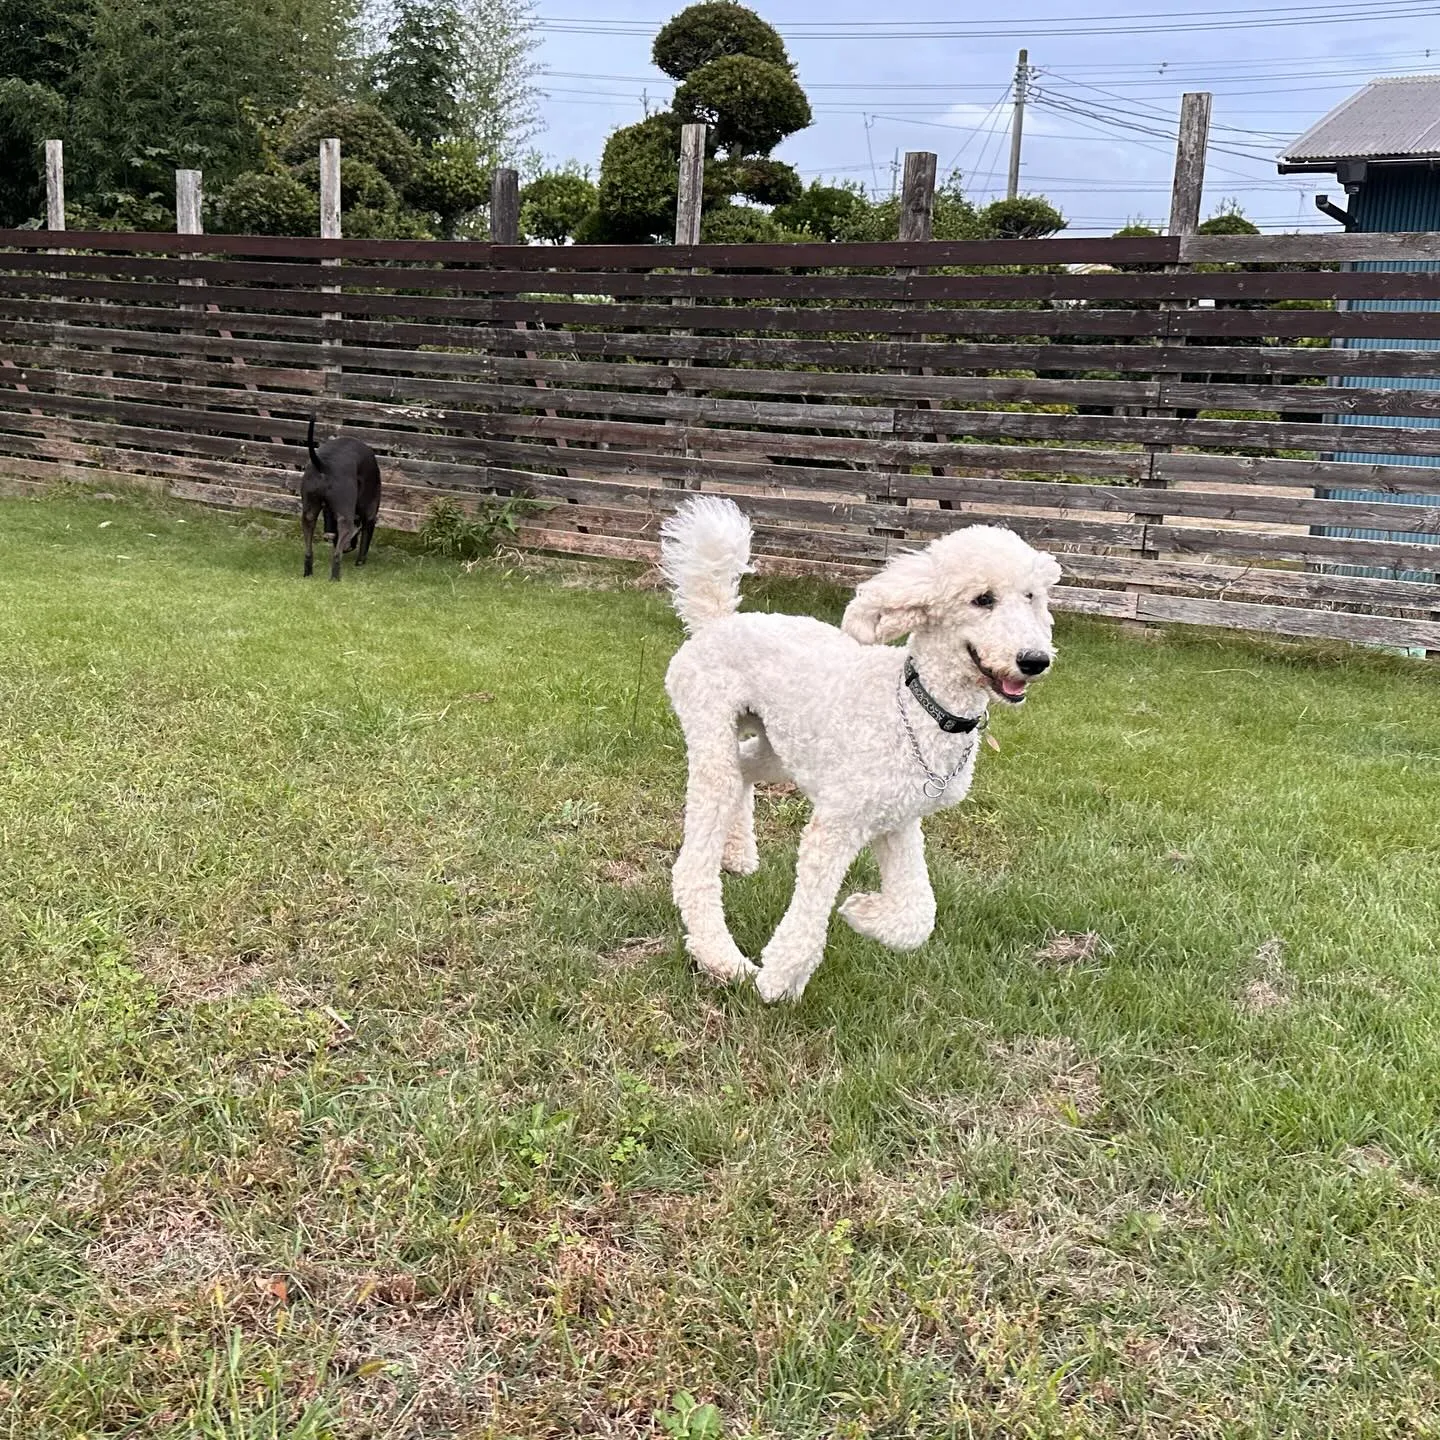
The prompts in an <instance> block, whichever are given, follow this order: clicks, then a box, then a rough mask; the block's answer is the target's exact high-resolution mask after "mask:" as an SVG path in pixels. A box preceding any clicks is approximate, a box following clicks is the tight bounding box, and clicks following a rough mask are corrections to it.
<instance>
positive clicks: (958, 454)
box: [0, 231, 1440, 650]
mask: <svg viewBox="0 0 1440 1440" xmlns="http://www.w3.org/2000/svg"><path fill="white" fill-rule="evenodd" d="M57 242H59V243H61V244H63V246H64V249H63V250H59V249H57V248H56V245H57ZM1436 259H1440V236H1437V235H1412V236H1406V235H1391V236H1365V235H1335V236H1323V237H1313V236H1288V237H1230V236H1226V237H1209V236H1195V235H1191V236H1187V237H1183V238H1156V239H1143V238H1142V239H1114V240H1067V239H1055V240H1039V241H1008V242H955V243H949V242H938V241H934V242H923V243H895V244H872V245H786V246H676V247H670V246H666V247H656V246H643V247H618V246H616V247H588V246H587V247H566V248H556V247H544V246H532V247H524V246H490V245H485V244H474V243H444V242H428V241H427V242H408V241H404V242H402V241H362V240H328V241H327V240H291V239H270V238H237V237H224V236H198V235H158V234H156V235H150V234H147V235H123V236H120V235H110V234H81V233H77V232H68V233H66V234H64V236H63V240H62V239H61V237H60V236H59V235H58V234H49V235H47V234H46V233H45V232H36V231H23V232H22V231H5V232H0V475H4V476H5V477H7V479H8V481H9V483H10V484H11V485H12V486H16V485H18V486H21V487H24V486H26V485H41V484H44V483H47V482H51V481H54V480H56V479H67V478H69V479H74V478H78V479H83V480H87V481H91V482H100V483H109V482H110V481H112V480H113V479H115V478H125V479H130V480H133V479H135V478H137V477H143V478H144V479H146V480H147V481H148V482H149V483H152V484H155V485H158V486H163V487H164V488H165V489H167V490H168V491H169V492H170V493H171V494H174V495H179V496H185V497H188V498H191V499H195V500H200V501H206V502H210V503H217V504H225V505H236V506H260V507H265V508H271V509H280V510H287V511H290V510H293V509H294V508H295V504H296V501H295V496H294V493H293V491H294V484H295V481H296V479H297V478H298V473H299V469H300V465H301V462H302V459H303V450H302V449H301V448H300V447H301V445H302V443H303V437H304V432H305V422H306V418H307V417H308V415H309V414H310V413H311V411H312V410H313V411H314V412H316V413H317V414H318V416H319V420H320V423H321V425H322V427H323V428H325V429H327V430H329V429H334V428H336V427H340V426H343V427H344V428H345V429H346V431H347V432H349V433H351V434H355V435H358V436H359V437H361V438H362V439H364V440H366V441H368V442H369V443H370V444H372V445H373V446H374V447H375V448H376V449H377V450H378V451H379V452H380V453H381V455H382V457H383V468H384V472H385V476H386V483H387V505H386V515H385V518H386V520H387V521H388V522H389V523H392V524H399V525H410V526H413V525H415V524H416V523H418V522H419V521H420V520H421V518H422V517H423V515H424V513H425V511H426V509H427V507H428V505H430V504H431V503H433V502H434V501H435V500H436V499H438V498H439V497H442V496H450V497H454V498H456V499H458V500H460V501H462V502H464V503H467V504H475V503H485V501H486V499H487V497H492V496H509V495H519V496H525V497H529V500H530V501H531V502H533V504H531V505H529V506H527V507H526V518H525V523H524V530H523V538H524V540H525V542H526V543H528V544H531V545H535V546H540V547H545V548H549V549H555V550H563V551H571V552H576V553H581V554H600V555H619V556H626V557H633V558H645V557H650V556H652V555H653V554H654V548H655V541H656V534H657V531H658V528H659V525H660V523H661V521H662V520H663V518H664V516H665V515H666V514H667V513H668V512H669V511H670V510H671V509H672V508H673V506H674V505H675V504H676V503H677V501H678V500H680V499H681V498H682V497H683V495H684V494H685V492H686V491H689V490H695V489H703V490H706V491H719V492H723V493H726V494H730V495H733V496H735V497H736V498H737V499H738V500H739V501H740V503H741V504H742V505H743V506H744V507H745V508H746V509H747V510H748V512H749V513H750V514H751V516H752V517H753V519H754V521H755V524H756V530H757V535H758V541H759V549H760V551H761V552H762V553H763V554H764V555H765V556H767V557H769V560H768V563H770V564H772V565H774V566H778V567H780V568H786V567H789V568H794V569H797V570H799V569H807V568H808V569H820V570H828V571H830V572H832V573H834V574H836V575H837V576H841V577H844V578H849V577H852V576H853V575H855V574H857V573H859V572H860V571H861V570H862V569H863V568H864V567H868V566H871V565H873V564H875V563H876V562H878V561H881V560H883V559H884V558H885V557H886V556H887V555H889V554H891V553H893V552H894V551H895V549H896V548H897V547H901V546H907V545H914V544H916V543H919V542H924V541H926V540H928V539H929V538H931V537H932V536H934V535H936V534H938V533H941V532H943V531H945V530H948V529H950V528H952V527H954V526H956V525H962V524H969V523H974V522H978V521H993V522H997V523H1001V524H1005V525H1009V526H1011V527H1012V528H1013V529H1015V530H1017V531H1019V532H1020V533H1021V534H1023V535H1025V536H1026V537H1027V538H1029V539H1031V540H1033V541H1034V542H1036V543H1038V544H1042V545H1044V546H1047V547H1048V548H1050V549H1051V550H1053V551H1055V552H1056V553H1057V554H1058V555H1059V556H1060V558H1061V560H1062V563H1063V564H1064V567H1065V570H1066V576H1067V584H1066V585H1065V587H1064V588H1063V590H1062V593H1061V595H1060V597H1059V605H1060V607H1061V608H1065V609H1070V610H1079V611H1086V612H1091V613H1097V614H1103V615H1112V616H1117V617H1129V618H1132V619H1141V620H1171V621H1183V622H1191V623H1198V624H1210V625H1222V626H1230V627H1235V628H1241V629H1256V630H1268V631H1272V632H1277V633H1283V634H1293V635H1309V636H1333V637H1338V638H1344V639H1352V640H1360V641H1368V642H1375V643H1382V644H1388V645H1396V646H1405V647H1412V648H1415V647H1419V648H1424V649H1428V650H1440V575H1437V573H1436V572H1437V571H1440V505H1430V504H1428V503H1425V504H1418V505H1417V504H1414V503H1405V497H1407V496H1408V497H1410V498H1411V500H1413V497H1415V496H1417V495H1431V494H1434V493H1435V492H1436V491H1437V490H1440V470H1437V469H1436V468H1434V465H1435V463H1436V460H1437V458H1440V428H1436V427H1435V423H1434V422H1435V420H1436V419H1440V388H1427V387H1432V386H1436V385H1440V351H1437V350H1433V349H1431V350H1425V349H1418V348H1414V349H1407V348H1403V347H1404V346H1406V345H1407V344H1411V343H1413V342H1416V341H1433V340H1437V339H1440V309H1436V310H1431V309H1415V308H1408V309H1407V308H1395V309H1381V308H1363V307H1359V306H1353V305H1352V306H1349V307H1348V308H1347V307H1346V306H1345V305H1343V304H1339V303H1337V302H1345V301H1372V302H1373V301H1377V300H1410V301H1416V300H1418V301H1432V302H1437V303H1440V274H1437V273H1436V272H1435V271H1434V270H1390V271H1375V270H1357V269H1350V268H1346V265H1345V262H1349V261H1374V260H1388V261H1402V262H1407V261H1422V260H1432V261H1433V260H1436ZM322 261H328V262H330V263H329V264H324V265H322V263H321V262H322ZM335 262H339V263H335ZM1377 339H1380V340H1384V341H1385V342H1386V343H1387V344H1388V345H1390V346H1396V347H1402V348H1386V349H1373V348H1371V349H1359V348H1351V346H1350V345H1349V343H1348V342H1352V341H1370V342H1373V341H1375V340H1377ZM1341 414H1346V415H1348V416H1350V417H1351V418H1352V419H1355V420H1356V422H1357V423H1354V424H1347V425H1346V426H1345V427H1344V428H1343V430H1341V428H1340V427H1337V426H1336V425H1334V424H1332V423H1330V417H1334V416H1337V415H1341ZM1366 417H1375V418H1376V420H1377V423H1375V424H1373V425H1370V424H1367V423H1365V419H1366ZM1397 417H1399V421H1400V423H1398V424H1397ZM1381 420H1383V422H1384V423H1383V424H1381V423H1378V422H1379V421H1381ZM1342 435H1343V447H1344V448H1345V449H1346V450H1352V451H1353V450H1370V451H1375V452H1379V453H1381V454H1383V455H1385V456H1393V457H1395V461H1396V463H1393V464H1346V463H1339V462H1335V461H1332V460H1327V459H1326V458H1325V457H1326V455H1327V454H1328V453H1330V452H1333V451H1334V450H1336V449H1337V448H1339V447H1340V445H1341V443H1342V441H1341V436H1342ZM1357 489H1359V490H1364V491H1369V492H1376V493H1379V494H1380V495H1381V496H1383V497H1390V496H1393V497H1397V498H1396V499H1389V498H1380V499H1374V500H1358V499H1332V498H1327V492H1330V491H1349V492H1351V493H1353V492H1354V491H1356V490H1357ZM1341 529H1350V530H1362V531H1366V532H1369V533H1370V534H1372V535H1373V534H1374V533H1375V532H1377V531H1378V532H1379V533H1380V534H1381V536H1382V537H1383V536H1389V537H1392V538H1378V539H1377V538H1360V537H1358V536H1356V537H1347V536H1344V535H1336V534H1333V533H1325V532H1327V531H1334V530H1341ZM1357 567H1359V568H1362V569H1364V570H1366V571H1369V572H1371V573H1364V574H1346V573H1338V572H1339V571H1341V570H1342V569H1349V570H1353V569H1355V568H1357ZM1401 575H1407V576H1412V577H1413V576H1417V575H1418V576H1420V577H1422V578H1406V579H1402V578H1389V577H1392V576H1394V577H1398V576H1401ZM1423 577H1428V580H1427V579H1425V578H1423Z"/></svg>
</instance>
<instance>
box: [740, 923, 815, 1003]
mask: <svg viewBox="0 0 1440 1440" xmlns="http://www.w3.org/2000/svg"><path fill="white" fill-rule="evenodd" d="M824 954H825V952H824V950H823V948H822V949H818V950H815V951H814V952H811V951H808V950H803V951H802V950H799V949H798V948H797V947H795V946H793V945H785V944H783V942H782V944H781V945H779V946H777V945H776V944H775V942H774V940H773V939H772V941H771V942H770V944H769V945H767V946H766V947H765V950H764V953H763V954H762V955H761V956H760V973H759V974H758V975H757V976H756V977H755V988H756V989H757V990H758V991H759V992H760V998H761V999H762V1000H766V1001H768V1002H769V1003H771V1004H774V1002H775V1001H776V1000H798V999H799V998H800V997H801V996H802V995H803V994H804V993H805V986H806V985H807V984H809V982H810V977H811V976H812V975H813V974H814V973H815V970H816V968H817V967H818V966H819V964H820V961H821V960H822V959H823V958H824Z"/></svg>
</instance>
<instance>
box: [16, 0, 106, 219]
mask: <svg viewBox="0 0 1440 1440" xmlns="http://www.w3.org/2000/svg"><path fill="white" fill-rule="evenodd" d="M91 23H92V5H91V0H0V225H3V226H13V225H22V224H25V223H26V222H27V221H31V220H34V219H36V218H37V217H38V216H39V215H40V213H41V210H42V207H43V205H44V200H45V185H44V178H43V170H42V161H41V145H42V143H43V142H44V141H45V140H47V139H52V138H55V137H58V136H59V135H60V134H61V133H62V131H63V129H64V125H65V115H66V111H67V108H68V105H69V100H70V95H71V93H72V90H73V88H74V76H75V71H76V68H77V66H78V63H79V58H80V56H81V54H82V53H83V51H84V49H85V45H86V38H87V35H88V33H89V31H90V27H91Z"/></svg>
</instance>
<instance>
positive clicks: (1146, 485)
mask: <svg viewBox="0 0 1440 1440" xmlns="http://www.w3.org/2000/svg"><path fill="white" fill-rule="evenodd" d="M1210 105H1211V97H1210V95H1209V94H1208V93H1206V92H1205V91H1199V92H1191V93H1189V94H1187V95H1186V96H1185V97H1184V99H1183V100H1181V102H1180V127H1179V130H1178V132H1177V135H1176V139H1175V178H1174V182H1173V184H1172V186H1171V191H1170V224H1169V227H1168V232H1167V233H1169V234H1171V235H1176V236H1179V237H1180V239H1181V241H1182V243H1183V241H1184V239H1185V237H1187V236H1189V235H1193V234H1194V233H1195V229H1196V227H1197V226H1198V225H1199V224H1200V201H1201V197H1202V196H1203V194H1204V190H1205V150H1206V147H1207V145H1208V144H1209V140H1210ZM1179 269H1180V267H1179V266H1178V265H1168V266H1166V270H1167V272H1170V273H1176V272H1178V271H1179ZM1160 308H1161V309H1162V310H1176V309H1184V308H1185V302H1184V301H1175V300H1162V301H1161V302H1160ZM1159 343H1160V344H1161V345H1169V344H1171V343H1172V337H1171V336H1170V334H1169V333H1168V330H1167V331H1166V332H1165V333H1164V334H1163V335H1162V338H1161V339H1160V341H1159ZM1179 343H1180V344H1182V345H1183V344H1184V340H1183V339H1181V340H1180V341H1179ZM1151 379H1152V380H1153V381H1154V382H1155V385H1156V388H1157V391H1158V392H1159V396H1160V399H1161V400H1163V399H1164V398H1165V390H1166V387H1167V385H1168V384H1169V377H1168V376H1166V375H1160V374H1156V375H1152V376H1151ZM1146 413H1147V414H1149V415H1152V416H1154V417H1155V418H1157V419H1166V420H1170V419H1174V417H1175V411H1174V409H1173V408H1167V407H1165V406H1164V405H1161V406H1159V407H1157V408H1154V409H1150V410H1148V411H1147V412H1146ZM1174 448H1175V447H1174V446H1173V445H1147V446H1146V447H1145V453H1146V454H1147V455H1148V456H1149V463H1148V466H1147V473H1146V475H1145V477H1144V478H1143V479H1142V480H1141V481H1140V485H1141V488H1142V489H1145V490H1163V489H1164V488H1165V485H1166V481H1165V477H1164V476H1163V475H1162V474H1159V473H1157V466H1156V464H1155V461H1156V457H1157V456H1160V455H1168V454H1169V453H1170V452H1171V451H1172V450H1173V449H1174ZM1134 518H1135V520H1136V521H1137V522H1139V523H1140V524H1143V525H1146V526H1150V525H1163V524H1164V523H1165V513H1164V511H1163V510H1137V511H1136V512H1135V516H1134ZM1140 554H1141V556H1142V558H1144V559H1147V560H1158V559H1159V558H1160V552H1159V551H1158V550H1156V549H1155V548H1154V547H1153V546H1152V545H1151V544H1150V536H1149V533H1148V531H1146V532H1142V538H1141V542H1140ZM1126 588H1127V589H1129V590H1130V591H1131V592H1132V593H1138V592H1139V590H1143V588H1144V587H1143V586H1142V587H1134V586H1127V587H1126Z"/></svg>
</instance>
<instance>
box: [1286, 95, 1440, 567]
mask: <svg viewBox="0 0 1440 1440" xmlns="http://www.w3.org/2000/svg"><path fill="white" fill-rule="evenodd" d="M1279 168H1280V173H1281V174H1282V175H1296V174H1316V175H1333V176H1335V178H1336V180H1337V181H1338V182H1339V184H1340V186H1341V188H1342V189H1343V191H1344V194H1345V205H1344V207H1343V208H1342V207H1341V206H1340V205H1337V204H1335V203H1334V202H1333V201H1332V200H1331V199H1330V197H1329V196H1327V195H1320V196H1318V197H1317V199H1316V204H1317V205H1318V206H1319V208H1320V209H1321V210H1322V211H1323V212H1324V213H1325V214H1327V215H1329V216H1331V218H1332V219H1335V220H1338V221H1339V222H1340V223H1341V224H1343V225H1344V226H1345V228H1346V229H1347V230H1354V231H1365V232H1375V231H1388V232H1401V231H1420V230H1440V75H1420V76H1406V77H1403V78H1400V79H1390V80H1372V81H1371V82H1370V84H1368V85H1367V86H1366V87H1365V88H1364V89H1363V90H1361V91H1359V92H1358V93H1356V94H1354V95H1352V96H1351V97H1350V98H1349V99H1348V100H1345V101H1343V102H1342V103H1341V104H1339V105H1337V106H1336V107H1335V109H1333V110H1332V111H1331V112H1330V113H1329V114H1328V115H1327V116H1325V118H1324V119H1323V120H1321V121H1320V122H1319V123H1318V124H1316V125H1313V126H1312V127H1311V128H1310V129H1309V130H1307V131H1306V132H1305V134H1303V135H1302V136H1301V137H1300V138H1299V139H1298V140H1297V141H1296V142H1295V143H1294V144H1293V145H1292V146H1290V148H1289V149H1288V150H1287V151H1286V152H1285V154H1284V155H1282V156H1281V157H1280V163H1279ZM1356 268H1357V269H1362V270H1421V269H1424V270H1431V269H1437V268H1440V265H1437V264H1436V262H1433V261H1379V260H1376V261H1364V262H1357V265H1356ZM1344 303H1345V304H1346V305H1347V307H1348V308H1351V309H1355V310H1434V309H1440V302H1436V301H1430V300H1351V301H1347V302H1344ZM1340 343H1341V344H1343V345H1345V346H1347V347H1349V348H1353V349H1360V350H1379V349H1392V348H1401V349H1427V350H1433V349H1437V348H1440V341H1436V340H1428V341H1427V340H1406V341H1396V340H1365V339H1352V340H1344V341H1341V342H1340ZM1340 383H1341V384H1342V385H1347V386H1352V387H1360V388H1366V387H1370V388H1373V387H1374V386H1376V385H1384V386H1387V387H1393V388H1401V389H1405V388H1408V389H1416V390H1430V389H1440V379H1437V378H1435V377H1415V378H1411V379H1403V378H1398V379H1397V378H1390V379H1386V380H1376V381H1370V380H1366V379H1365V378H1364V377H1361V376H1355V377H1350V376H1347V377H1344V378H1343V379H1342V380H1341V381H1340ZM1335 420H1336V423H1337V424H1340V425H1346V424H1349V425H1380V426H1420V427H1427V428H1428V427H1432V426H1440V420H1431V419H1419V418H1415V417H1413V416H1393V415H1392V416H1382V415H1339V416H1336V417H1335ZM1333 458H1334V459H1336V460H1356V461H1360V462H1363V463H1366V464H1381V465H1383V464H1405V465H1422V466H1432V467H1437V468H1440V457H1429V456H1414V455H1411V456H1406V457H1403V458H1402V457H1400V456H1396V455H1383V454H1371V453H1368V452H1361V451H1344V450H1342V451H1338V452H1337V453H1336V454H1335V455H1334V456H1333ZM1436 489H1437V490H1440V483H1437V485H1436ZM1325 494H1327V495H1329V496H1331V497H1333V498H1335V499H1340V500H1385V501H1389V502H1391V503H1399V504H1414V505H1422V506H1432V505H1440V496H1437V495H1395V494H1391V493H1389V492H1376V491H1370V490H1330V491H1326V492H1325ZM1319 533H1321V534H1326V535H1355V536H1363V537H1366V538H1369V539H1377V540H1410V539H1414V540H1422V541H1424V540H1429V539H1431V538H1433V537H1431V536H1428V535H1413V536H1412V535H1407V534H1403V533H1397V532H1394V531H1388V530H1347V529H1337V528H1334V527H1323V528H1322V529H1321V530H1320V532H1319ZM1338 568H1341V569H1343V570H1346V571H1348V572H1350V573H1356V574H1370V575H1373V574H1388V573H1391V572H1385V571H1374V570H1357V569H1355V567H1350V566H1345V567H1338ZM1395 578H1397V579H1410V580H1430V579H1432V578H1433V577H1432V576H1430V575H1429V574H1416V573H1414V572H1410V571H1404V572H1400V573H1399V574H1397V575H1396V576H1395Z"/></svg>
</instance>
